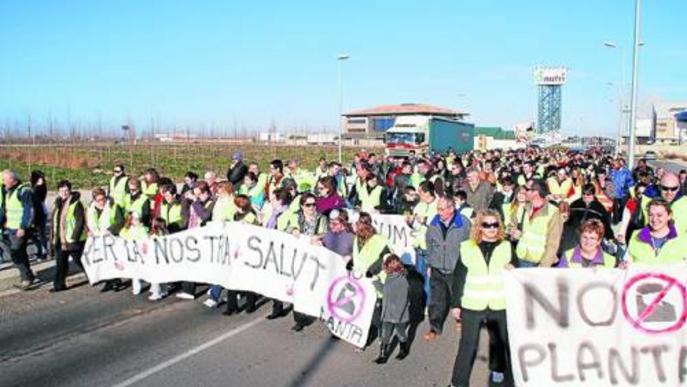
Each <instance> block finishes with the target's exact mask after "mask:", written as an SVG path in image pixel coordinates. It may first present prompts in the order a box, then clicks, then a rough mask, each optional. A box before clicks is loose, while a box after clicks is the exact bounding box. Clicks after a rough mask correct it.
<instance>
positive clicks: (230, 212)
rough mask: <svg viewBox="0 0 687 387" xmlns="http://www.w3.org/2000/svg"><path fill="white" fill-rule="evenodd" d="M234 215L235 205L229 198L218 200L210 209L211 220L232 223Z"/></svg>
mask: <svg viewBox="0 0 687 387" xmlns="http://www.w3.org/2000/svg"><path fill="white" fill-rule="evenodd" d="M235 213H236V205H234V201H233V200H232V199H230V198H223V197H222V198H218V199H217V201H216V202H215V206H214V207H213V208H212V220H217V221H229V222H231V221H233V220H234V214H235Z"/></svg>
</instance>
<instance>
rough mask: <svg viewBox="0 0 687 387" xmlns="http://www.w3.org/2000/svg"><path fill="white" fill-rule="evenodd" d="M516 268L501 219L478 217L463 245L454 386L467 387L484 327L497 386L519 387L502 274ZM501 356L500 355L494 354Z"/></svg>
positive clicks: (491, 213) (481, 213)
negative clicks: (512, 366)
mask: <svg viewBox="0 0 687 387" xmlns="http://www.w3.org/2000/svg"><path fill="white" fill-rule="evenodd" d="M515 263H516V261H515V259H514V257H513V254H512V250H511V246H510V243H509V242H508V241H507V240H505V232H504V229H503V224H502V223H501V217H500V216H499V214H498V212H496V211H494V210H482V211H479V212H478V213H477V216H476V218H475V222H474V223H473V226H472V229H471V230H470V239H468V240H466V241H464V242H462V243H461V244H460V260H459V261H458V263H457V268H456V297H457V299H458V300H459V303H460V308H461V315H462V329H461V335H460V344H459V346H458V354H457V356H456V361H455V363H454V365H453V376H452V378H451V386H455V387H458V386H461V387H467V386H469V385H470V375H471V374H472V367H473V365H474V363H475V356H476V355H477V348H478V347H479V335H480V330H481V328H482V324H485V325H486V327H487V330H489V337H490V341H494V342H492V343H490V345H489V350H490V351H489V352H490V353H489V355H490V358H491V357H493V358H494V359H498V360H497V361H494V362H492V361H490V368H492V365H493V366H494V368H495V369H492V381H493V382H497V383H501V382H505V383H504V385H506V386H513V385H514V384H513V380H512V372H511V371H510V352H509V347H508V331H507V327H506V296H505V293H504V290H503V286H504V284H503V278H502V273H503V270H504V269H511V268H513V265H514V264H515ZM493 351H496V352H497V353H492V352H493Z"/></svg>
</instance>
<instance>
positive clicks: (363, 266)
mask: <svg viewBox="0 0 687 387" xmlns="http://www.w3.org/2000/svg"><path fill="white" fill-rule="evenodd" d="M385 247H387V243H386V238H384V237H383V236H381V235H379V234H374V235H372V236H371V237H370V239H368V240H367V242H366V243H365V245H364V246H363V248H362V249H360V248H359V247H358V237H357V236H356V237H355V238H353V254H352V255H351V256H352V257H353V269H354V270H356V271H358V272H361V273H365V272H367V270H369V269H370V267H371V266H372V265H373V264H374V263H375V262H377V260H379V259H383V258H380V256H379V255H380V254H382V251H384V248H385ZM376 278H377V279H378V281H379V282H380V283H382V284H383V283H384V281H385V280H386V273H385V272H384V270H382V271H380V272H379V274H377V276H376ZM375 289H376V293H377V298H381V297H382V289H380V288H379V287H378V286H375Z"/></svg>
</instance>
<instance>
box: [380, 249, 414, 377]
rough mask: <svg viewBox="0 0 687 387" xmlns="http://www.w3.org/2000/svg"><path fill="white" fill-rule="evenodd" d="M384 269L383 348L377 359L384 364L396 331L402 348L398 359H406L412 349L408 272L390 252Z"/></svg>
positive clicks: (399, 259)
mask: <svg viewBox="0 0 687 387" xmlns="http://www.w3.org/2000/svg"><path fill="white" fill-rule="evenodd" d="M383 268H384V271H385V272H386V280H385V281H384V291H383V294H384V296H383V298H382V316H381V321H382V334H381V348H380V351H379V357H378V358H377V359H376V360H375V363H377V364H384V363H386V361H387V360H388V359H389V355H390V353H389V352H390V350H391V338H392V336H393V333H394V331H395V332H396V335H397V336H398V341H399V342H400V347H401V350H400V352H399V353H398V356H396V359H399V360H401V359H404V358H405V357H406V356H408V353H409V351H410V344H409V343H408V323H409V322H410V314H409V312H408V306H409V301H408V280H407V278H406V275H407V272H406V268H405V266H403V262H402V261H401V258H399V257H398V256H397V255H395V254H390V255H388V256H387V258H386V259H385V260H384V266H383Z"/></svg>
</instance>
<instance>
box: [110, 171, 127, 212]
mask: <svg viewBox="0 0 687 387" xmlns="http://www.w3.org/2000/svg"><path fill="white" fill-rule="evenodd" d="M116 179H117V178H116V177H114V176H113V177H112V178H111V179H110V196H111V197H112V199H113V200H114V202H115V203H117V204H119V205H120V206H122V205H124V197H125V196H126V187H127V185H128V184H129V178H128V177H126V176H122V177H120V178H119V180H116Z"/></svg>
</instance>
